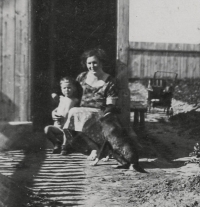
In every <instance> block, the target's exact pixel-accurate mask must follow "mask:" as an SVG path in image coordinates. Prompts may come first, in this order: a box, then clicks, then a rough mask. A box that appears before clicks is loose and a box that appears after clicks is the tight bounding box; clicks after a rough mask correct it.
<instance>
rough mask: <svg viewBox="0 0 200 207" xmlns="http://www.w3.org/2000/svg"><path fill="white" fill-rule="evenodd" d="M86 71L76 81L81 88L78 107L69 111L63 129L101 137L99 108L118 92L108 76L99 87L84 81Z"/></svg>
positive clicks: (96, 138)
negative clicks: (81, 92)
mask: <svg viewBox="0 0 200 207" xmlns="http://www.w3.org/2000/svg"><path fill="white" fill-rule="evenodd" d="M86 77H87V72H83V73H81V74H80V75H79V76H78V77H77V81H78V82H79V83H80V84H81V86H82V88H83V95H82V100H81V103H80V107H74V108H72V109H71V110H70V111H69V114H68V120H67V122H66V123H65V125H64V127H63V128H64V129H70V130H74V131H79V132H84V133H85V134H86V135H88V136H89V137H90V138H92V139H95V140H99V139H101V138H102V137H101V136H102V135H101V131H102V130H101V124H100V122H99V118H100V117H101V116H102V115H103V113H102V110H101V108H102V107H104V106H105V105H106V104H107V103H112V101H113V100H116V99H117V96H118V92H117V88H116V84H115V81H114V79H113V78H112V77H111V76H108V78H107V79H106V81H105V83H104V84H103V85H102V86H100V87H92V86H90V85H88V84H87V83H86Z"/></svg>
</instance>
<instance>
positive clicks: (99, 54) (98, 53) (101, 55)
mask: <svg viewBox="0 0 200 207" xmlns="http://www.w3.org/2000/svg"><path fill="white" fill-rule="evenodd" d="M92 56H95V57H96V58H98V60H99V61H100V62H101V63H102V64H103V63H104V62H105V61H106V53H105V51H104V50H103V49H100V48H94V49H91V50H87V51H85V52H84V53H83V54H82V56H81V65H82V67H84V68H85V67H86V61H87V58H89V57H92Z"/></svg>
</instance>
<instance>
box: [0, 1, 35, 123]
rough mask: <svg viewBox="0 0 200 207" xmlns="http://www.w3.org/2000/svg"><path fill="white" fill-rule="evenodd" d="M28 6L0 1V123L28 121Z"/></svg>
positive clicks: (16, 2)
mask: <svg viewBox="0 0 200 207" xmlns="http://www.w3.org/2000/svg"><path fill="white" fill-rule="evenodd" d="M30 6H31V5H30V0H1V1H0V121H28V120H30V116H31V115H30V113H31V112H30V106H31V104H30V103H31V101H30V94H31V93H30V85H31V84H30V78H31V77H30V76H31V71H30Z"/></svg>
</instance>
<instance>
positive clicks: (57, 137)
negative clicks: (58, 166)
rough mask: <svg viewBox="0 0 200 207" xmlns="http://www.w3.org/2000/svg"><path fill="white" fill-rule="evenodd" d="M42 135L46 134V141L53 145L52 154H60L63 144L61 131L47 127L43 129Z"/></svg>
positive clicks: (50, 126)
mask: <svg viewBox="0 0 200 207" xmlns="http://www.w3.org/2000/svg"><path fill="white" fill-rule="evenodd" d="M44 133H45V134H46V137H47V139H48V140H49V141H50V142H51V143H52V144H53V145H54V149H53V153H54V154H58V153H60V152H61V145H62V142H63V132H62V130H61V129H59V128H57V127H55V126H52V125H49V126H46V127H45V128H44Z"/></svg>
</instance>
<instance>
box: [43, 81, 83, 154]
mask: <svg viewBox="0 0 200 207" xmlns="http://www.w3.org/2000/svg"><path fill="white" fill-rule="evenodd" d="M60 87H61V91H62V94H63V96H60V97H59V96H58V95H57V94H55V93H53V94H52V98H53V99H54V100H55V101H58V102H59V104H58V107H57V108H56V109H54V110H53V111H52V117H54V118H53V119H54V125H53V126H52V125H49V126H46V127H45V129H44V132H45V134H46V136H47V138H48V139H49V140H50V141H51V142H52V144H53V145H54V149H53V153H54V154H59V153H61V154H66V149H65V145H62V144H63V141H64V136H65V134H64V133H63V125H64V124H65V122H66V120H67V117H68V113H69V110H70V109H71V108H72V107H76V106H78V105H79V102H80V101H79V99H78V98H76V94H77V88H76V81H75V80H74V79H73V78H70V77H64V78H62V79H61V80H60ZM64 143H65V142H64ZM61 145H62V146H61Z"/></svg>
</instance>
